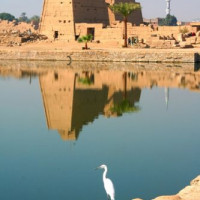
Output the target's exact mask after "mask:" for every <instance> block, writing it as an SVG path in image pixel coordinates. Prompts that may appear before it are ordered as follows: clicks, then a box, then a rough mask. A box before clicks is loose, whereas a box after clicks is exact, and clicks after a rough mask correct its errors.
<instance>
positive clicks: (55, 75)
mask: <svg viewBox="0 0 200 200" xmlns="http://www.w3.org/2000/svg"><path fill="white" fill-rule="evenodd" d="M131 80H132V79H131V78H130V76H129V74H128V73H126V72H122V71H113V72H111V71H99V72H88V71H85V72H75V71H73V70H57V71H51V72H48V73H47V74H46V75H42V76H40V87H41V93H42V97H43V102H44V108H45V114H46V120H47V125H48V128H49V129H56V130H58V132H59V134H60V135H61V137H62V139H64V140H76V139H77V138H78V135H79V133H80V131H81V129H82V127H83V125H85V124H88V123H90V122H93V121H94V119H95V118H97V117H98V116H99V114H103V115H105V116H106V117H110V116H118V115H120V114H121V113H118V112H117V111H115V110H112V108H113V107H114V106H115V105H120V103H121V102H123V101H125V100H126V101H128V103H129V104H130V105H131V108H133V107H134V104H135V103H136V102H138V101H139V99H140V94H141V89H140V88H139V87H134V86H133V85H131V83H132V81H131Z"/></svg>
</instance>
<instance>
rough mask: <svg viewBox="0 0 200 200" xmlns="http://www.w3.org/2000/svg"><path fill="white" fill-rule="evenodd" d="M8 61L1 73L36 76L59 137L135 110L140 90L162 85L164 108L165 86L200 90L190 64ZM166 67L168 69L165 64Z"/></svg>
mask: <svg viewBox="0 0 200 200" xmlns="http://www.w3.org/2000/svg"><path fill="white" fill-rule="evenodd" d="M17 66H18V67H16V63H14V64H13V63H8V64H7V65H5V64H4V66H0V74H1V76H4V77H7V76H11V75H12V76H14V77H16V78H27V77H28V78H29V83H30V84H31V80H32V78H34V77H36V76H39V83H40V88H41V94H42V99H43V105H44V110H45V116H46V121H47V126H48V128H49V129H52V130H57V131H58V133H59V134H60V135H61V138H62V139H63V140H77V139H78V136H79V133H80V131H81V129H82V127H83V126H84V125H85V124H88V123H91V122H93V121H94V119H95V118H97V117H98V116H99V115H100V114H102V115H104V116H105V117H117V116H121V115H122V114H123V113H126V112H138V111H140V109H141V108H140V107H139V106H138V104H139V101H140V96H141V92H142V89H143V88H153V87H162V88H164V99H165V103H166V109H168V106H169V92H170V88H187V89H189V90H192V91H200V72H199V71H198V70H197V64H195V66H194V65H187V66H185V65H183V66H181V65H178V66H177V65H169V64H167V65H159V64H149V65H147V64H146V65H142V64H133V63H131V64H121V63H120V64H119V63H115V64H113V65H112V64H109V63H100V64H99V63H75V64H74V65H73V66H72V67H66V66H67V65H66V63H63V62H57V63H54V64H53V63H51V64H50V63H48V62H47V63H45V62H42V63H23V62H22V63H18V65H17ZM169 66H170V67H169Z"/></svg>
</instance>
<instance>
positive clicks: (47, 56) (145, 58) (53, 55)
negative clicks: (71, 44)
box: [0, 49, 200, 63]
mask: <svg viewBox="0 0 200 200" xmlns="http://www.w3.org/2000/svg"><path fill="white" fill-rule="evenodd" d="M67 56H70V57H71V59H72V60H73V61H106V62H164V63H165V62H166V63H170V62H172V63H180V62H185V63H194V62H197V61H200V60H199V59H200V57H199V53H197V52H195V51H183V50H181V49H180V50H174V51H172V50H162V51H161V50H159V51H155V50H151V49H148V50H138V51H135V50H129V49H119V50H86V51H78V50H77V51H58V50H55V51H53V50H52V51H36V50H35V51H34V50H31V51H25V50H24V51H23V50H21V51H19V49H16V50H14V49H11V50H0V59H2V60H8V59H11V60H17V59H18V60H69V58H68V57H67Z"/></svg>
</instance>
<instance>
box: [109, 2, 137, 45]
mask: <svg viewBox="0 0 200 200" xmlns="http://www.w3.org/2000/svg"><path fill="white" fill-rule="evenodd" d="M109 8H110V9H111V10H112V12H114V13H118V14H121V15H122V16H123V19H124V47H127V46H128V45H127V22H128V16H129V15H130V14H131V13H132V12H133V11H136V10H139V9H141V6H140V4H138V3H122V2H121V3H115V4H113V5H110V6H109Z"/></svg>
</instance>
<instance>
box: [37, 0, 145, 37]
mask: <svg viewBox="0 0 200 200" xmlns="http://www.w3.org/2000/svg"><path fill="white" fill-rule="evenodd" d="M118 1H119V0H44V4H43V12H42V16H41V23H40V33H41V34H44V35H46V36H48V37H49V39H59V40H67V41H74V40H75V39H77V38H78V37H79V36H80V35H85V34H92V35H93V37H94V39H96V40H102V39H107V38H108V39H112V38H111V37H112V35H113V33H115V34H114V35H119V36H117V38H122V34H123V30H121V29H122V25H121V24H120V22H121V20H122V18H121V16H119V15H115V14H113V13H112V12H111V10H110V9H109V8H108V5H110V4H113V3H118ZM130 1H131V2H135V1H134V0H120V2H130ZM129 22H130V23H131V24H132V25H133V24H136V25H139V24H140V23H142V13H141V10H138V11H136V12H134V13H132V14H131V16H130V17H129ZM118 24H119V25H118ZM114 28H115V29H114ZM111 29H112V30H111ZM113 29H114V31H113Z"/></svg>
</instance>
